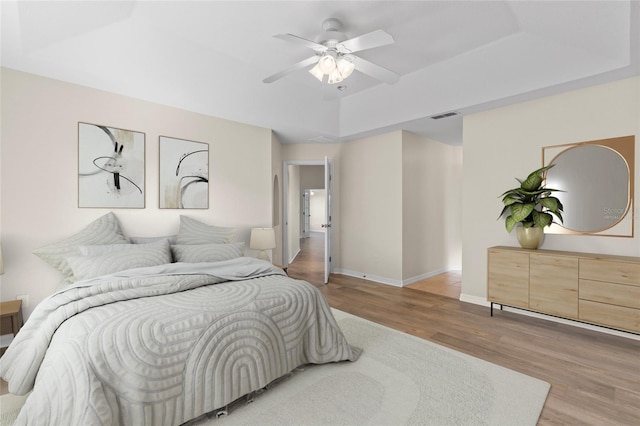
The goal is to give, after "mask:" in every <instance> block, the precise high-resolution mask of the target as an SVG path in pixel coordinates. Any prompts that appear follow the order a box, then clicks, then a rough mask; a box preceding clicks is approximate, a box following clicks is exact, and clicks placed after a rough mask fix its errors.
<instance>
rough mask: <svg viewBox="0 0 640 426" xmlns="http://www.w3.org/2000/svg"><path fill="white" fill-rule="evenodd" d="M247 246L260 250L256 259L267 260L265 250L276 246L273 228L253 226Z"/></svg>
mask: <svg viewBox="0 0 640 426" xmlns="http://www.w3.org/2000/svg"><path fill="white" fill-rule="evenodd" d="M249 247H250V248H252V249H254V250H260V253H258V259H262V260H267V261H269V255H268V254H267V252H266V251H265V250H271V249H274V248H276V233H275V231H274V230H273V228H253V229H251V241H250V242H249Z"/></svg>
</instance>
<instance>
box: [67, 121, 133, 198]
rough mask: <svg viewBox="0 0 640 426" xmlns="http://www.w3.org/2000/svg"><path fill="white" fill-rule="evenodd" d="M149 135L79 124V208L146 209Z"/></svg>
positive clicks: (97, 125) (96, 125)
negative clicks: (146, 156) (146, 161)
mask: <svg viewBox="0 0 640 426" xmlns="http://www.w3.org/2000/svg"><path fill="white" fill-rule="evenodd" d="M144 145H145V134H144V133H141V132H135V131H132V130H124V129H117V128H114V127H108V126H103V125H99V124H89V123H78V206H79V207H97V208H144V200H145V198H144V171H145V164H144V155H145V151H144V150H145V146H144Z"/></svg>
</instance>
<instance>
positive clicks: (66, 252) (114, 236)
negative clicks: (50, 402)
mask: <svg viewBox="0 0 640 426" xmlns="http://www.w3.org/2000/svg"><path fill="white" fill-rule="evenodd" d="M127 242H128V241H127V239H126V238H125V236H124V234H123V233H122V230H121V229H120V224H119V223H118V219H117V218H116V216H115V215H114V214H113V212H110V213H107V214H106V215H104V216H101V217H99V218H98V219H96V220H94V221H93V222H91V223H90V224H89V225H87V226H86V227H85V228H84V229H83V230H82V231H80V232H78V233H77V234H74V235H72V236H71V237H69V238H66V239H64V240H62V241H59V242H57V243H53V244H49V245H46V246H43V247H40V248H38V249H36V250H34V251H33V254H35V255H36V256H38V257H39V258H40V259H42V260H44V261H45V262H47V263H48V264H49V265H51V266H53V267H54V268H55V269H57V270H58V271H60V272H61V273H62V275H63V277H64V279H65V281H67V282H70V281H71V279H72V278H73V271H72V270H71V267H70V266H69V263H68V262H67V260H66V258H67V257H68V256H74V255H78V254H80V252H79V251H78V246H81V245H98V244H126V243H127Z"/></svg>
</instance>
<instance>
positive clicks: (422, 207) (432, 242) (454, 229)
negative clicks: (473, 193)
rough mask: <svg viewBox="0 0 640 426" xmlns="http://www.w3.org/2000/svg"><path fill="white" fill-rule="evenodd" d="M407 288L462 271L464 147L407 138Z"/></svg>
mask: <svg viewBox="0 0 640 426" xmlns="http://www.w3.org/2000/svg"><path fill="white" fill-rule="evenodd" d="M402 142H403V143H402V173H403V177H402V180H403V185H402V190H403V196H402V200H403V203H402V204H403V208H402V224H403V226H402V232H403V239H402V246H403V248H402V253H403V255H402V264H403V266H402V270H403V281H404V283H405V284H408V283H411V282H415V281H417V280H419V279H424V278H427V277H429V276H433V275H436V274H438V273H442V272H445V271H448V270H452V269H460V268H461V262H462V259H461V250H462V241H461V235H460V233H461V228H462V147H461V146H451V145H447V144H443V143H440V142H437V141H434V140H431V139H427V138H423V137H420V136H417V135H415V134H413V133H410V132H403V135H402Z"/></svg>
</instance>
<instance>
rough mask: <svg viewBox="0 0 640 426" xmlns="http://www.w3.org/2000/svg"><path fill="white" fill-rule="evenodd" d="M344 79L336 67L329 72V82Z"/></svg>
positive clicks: (333, 82) (332, 82)
mask: <svg viewBox="0 0 640 426" xmlns="http://www.w3.org/2000/svg"><path fill="white" fill-rule="evenodd" d="M342 80H344V76H343V75H342V74H340V71H339V70H338V68H335V69H334V70H333V71H332V72H331V74H329V80H328V83H329V84H335V83H340V82H341V81H342Z"/></svg>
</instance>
